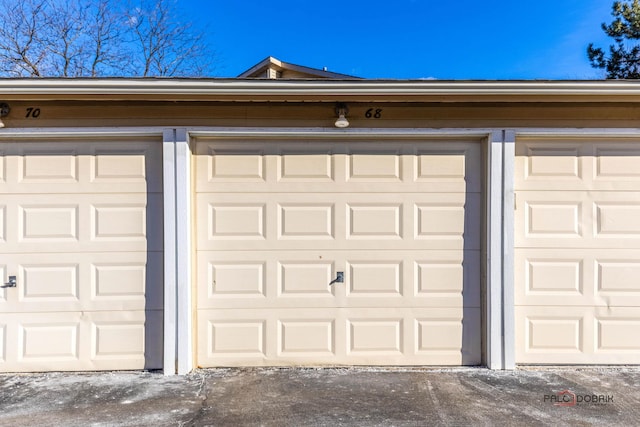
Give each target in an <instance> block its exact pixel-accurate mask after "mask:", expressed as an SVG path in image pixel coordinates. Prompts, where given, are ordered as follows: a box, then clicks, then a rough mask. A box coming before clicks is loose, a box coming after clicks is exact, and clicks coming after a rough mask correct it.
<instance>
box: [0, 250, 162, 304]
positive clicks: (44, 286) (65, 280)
mask: <svg viewBox="0 0 640 427" xmlns="http://www.w3.org/2000/svg"><path fill="white" fill-rule="evenodd" d="M162 262H163V260H162V252H149V253H146V254H145V253H141V252H121V253H117V254H105V253H91V252H89V253H71V254H64V253H63V254H55V253H53V254H49V253H40V254H21V255H9V256H7V257H3V265H2V266H0V273H4V274H3V276H2V277H3V278H4V280H6V278H7V277H8V275H9V274H11V275H15V276H16V282H17V286H16V287H15V288H4V289H2V292H0V309H1V310H2V311H3V312H25V313H35V312H39V311H50V312H65V311H81V310H86V311H104V310H108V311H113V310H144V309H148V310H149V309H161V308H162V306H163V300H162V289H163V280H162Z"/></svg>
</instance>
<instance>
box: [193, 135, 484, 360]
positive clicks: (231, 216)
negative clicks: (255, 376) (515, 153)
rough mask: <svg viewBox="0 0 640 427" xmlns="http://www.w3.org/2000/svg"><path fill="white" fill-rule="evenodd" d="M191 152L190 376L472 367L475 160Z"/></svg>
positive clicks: (272, 149)
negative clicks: (262, 370) (193, 296)
mask: <svg viewBox="0 0 640 427" xmlns="http://www.w3.org/2000/svg"><path fill="white" fill-rule="evenodd" d="M196 151H197V184H196V191H197V253H198V255H197V284H198V285H197V288H198V295H197V301H198V302H197V319H198V320H197V328H198V335H197V336H198V365H200V366H247V365H300V364H350V365H356V364H376V365H425V364H428V365H460V364H467V365H473V364H479V363H480V362H481V351H480V342H481V338H480V336H481V326H480V325H481V320H480V319H481V316H480V235H479V230H480V224H481V222H482V221H481V206H482V202H481V194H480V188H481V186H480V144H478V143H477V142H468V141H466V142H461V141H439V142H412V143H397V142H396V143H394V142H389V141H380V142H375V143H366V142H349V143H345V142H340V143H338V142H336V143H329V142H326V141H324V142H323V141H309V140H305V141H296V142H284V141H283V142H277V143H276V142H261V141H214V140H206V139H201V140H199V141H198V142H197V146H196ZM340 274H342V275H343V277H344V279H343V281H342V282H340V281H336V280H335V279H336V278H337V277H338V275H340ZM332 282H333V284H331V283H332Z"/></svg>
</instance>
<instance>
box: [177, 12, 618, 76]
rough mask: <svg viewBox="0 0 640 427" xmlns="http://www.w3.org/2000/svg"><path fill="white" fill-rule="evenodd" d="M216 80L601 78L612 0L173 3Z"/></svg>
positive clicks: (607, 43)
mask: <svg viewBox="0 0 640 427" xmlns="http://www.w3.org/2000/svg"><path fill="white" fill-rule="evenodd" d="M178 1H179V3H178V4H179V6H180V8H181V9H182V10H183V12H184V14H185V15H186V17H187V18H188V19H192V20H194V21H196V22H197V23H198V24H200V25H203V26H205V27H206V28H207V33H208V37H209V42H210V44H211V45H212V46H213V47H214V49H215V51H216V52H217V63H218V69H217V71H216V75H217V76H219V77H235V76H236V75H238V74H239V73H241V72H242V71H244V70H246V69H247V68H249V67H251V66H253V65H255V64H256V63H257V62H259V61H261V60H262V59H264V58H266V57H267V56H275V57H276V58H278V59H280V60H282V61H286V62H291V63H294V64H300V65H306V66H309V67H314V68H322V67H327V68H328V69H329V70H330V71H335V72H339V73H346V74H352V75H356V76H359V77H365V78H392V79H422V78H437V79H598V78H602V77H603V74H602V72H601V71H600V70H595V69H593V68H591V67H590V66H589V63H588V60H587V57H586V53H585V52H586V48H587V45H588V44H589V42H594V43H596V45H598V46H602V47H606V46H608V45H609V43H610V39H608V38H607V37H606V36H605V35H604V33H603V31H602V29H601V28H600V24H601V23H602V22H610V21H611V5H612V3H613V0H529V1H523V0H521V1H516V0H503V1H498V0H476V1H471V0H457V1H456V0H452V1H442V0H437V1H436V0H388V1H380V0H369V1H362V0H343V1H329V2H320V1H303V0H278V1H265V0H262V1H255V0H208V1H207V0H190V1H188V0H178Z"/></svg>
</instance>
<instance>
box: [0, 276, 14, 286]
mask: <svg viewBox="0 0 640 427" xmlns="http://www.w3.org/2000/svg"><path fill="white" fill-rule="evenodd" d="M16 286H17V283H16V276H9V281H8V282H7V283H5V284H4V285H3V286H2V287H3V288H15V287H16Z"/></svg>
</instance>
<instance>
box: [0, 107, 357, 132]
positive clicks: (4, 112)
mask: <svg viewBox="0 0 640 427" xmlns="http://www.w3.org/2000/svg"><path fill="white" fill-rule="evenodd" d="M10 111H11V108H10V107H9V104H7V103H6V102H2V103H0V128H3V127H4V122H3V121H2V118H3V117H7V116H8V115H9V112H10ZM347 125H348V124H347Z"/></svg>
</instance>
